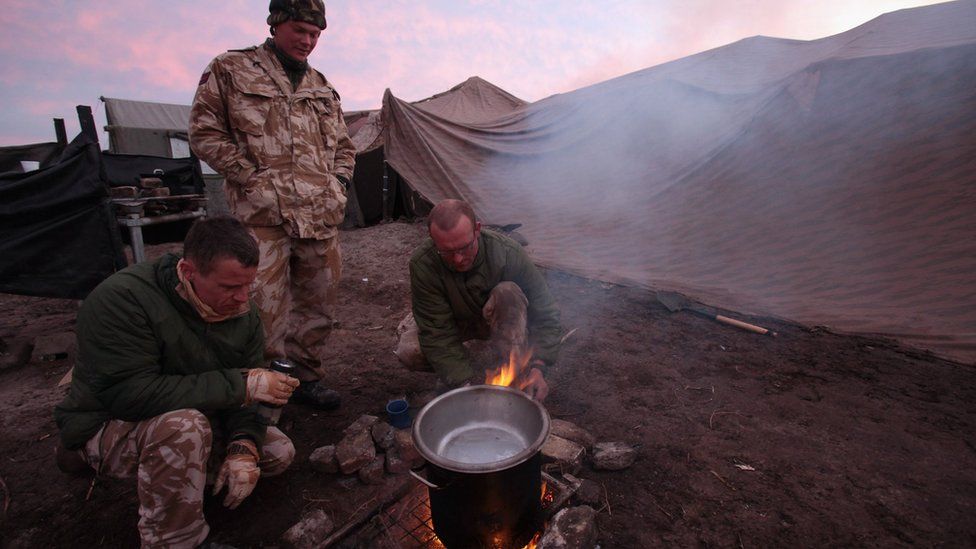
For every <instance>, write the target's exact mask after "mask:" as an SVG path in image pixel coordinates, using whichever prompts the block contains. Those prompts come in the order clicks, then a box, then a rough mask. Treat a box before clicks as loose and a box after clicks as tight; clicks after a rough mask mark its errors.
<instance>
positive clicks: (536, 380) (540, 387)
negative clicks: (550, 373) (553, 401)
mask: <svg viewBox="0 0 976 549" xmlns="http://www.w3.org/2000/svg"><path fill="white" fill-rule="evenodd" d="M522 392H524V393H525V394H527V395H529V396H530V397H532V398H534V399H535V400H538V401H539V402H542V401H544V400H545V399H546V397H547V396H548V395H549V384H548V383H546V378H545V376H543V375H542V370H540V369H538V368H532V369H531V370H529V373H527V374H526V375H525V381H524V382H523V386H522Z"/></svg>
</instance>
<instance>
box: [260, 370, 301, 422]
mask: <svg viewBox="0 0 976 549" xmlns="http://www.w3.org/2000/svg"><path fill="white" fill-rule="evenodd" d="M268 366H269V368H271V369H272V370H274V371H276V372H281V373H283V374H288V375H290V376H294V375H295V365H294V364H292V363H291V362H289V361H287V360H285V359H283V358H276V359H274V360H272V361H271V364H269V365H268ZM281 408H282V407H281V406H275V405H273V404H268V403H267V402H261V403H259V404H258V420H259V421H260V422H261V423H263V424H265V425H267V426H274V425H278V420H279V419H281Z"/></svg>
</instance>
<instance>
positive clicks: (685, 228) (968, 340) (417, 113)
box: [382, 1, 976, 362]
mask: <svg viewBox="0 0 976 549" xmlns="http://www.w3.org/2000/svg"><path fill="white" fill-rule="evenodd" d="M498 110H499V111H501V112H499V113H497V115H496V116H494V117H486V116H481V115H479V114H477V113H475V112H474V111H472V110H471V109H468V108H465V107H463V106H460V107H456V106H454V105H453V103H452V105H451V106H450V107H444V108H442V109H435V108H424V106H423V105H417V104H411V103H409V102H405V101H401V100H399V99H397V98H396V97H394V96H393V95H392V94H390V93H387V95H386V96H385V97H384V104H383V112H382V121H383V127H382V139H383V141H384V147H385V150H386V160H387V162H389V164H390V166H391V167H393V168H394V169H395V170H396V172H398V173H399V174H400V175H401V176H402V177H403V178H404V179H405V180H406V181H407V182H408V183H409V184H410V186H411V187H412V188H413V189H414V190H416V191H417V192H419V193H420V194H421V195H422V196H423V197H425V198H426V199H428V200H430V201H432V202H436V201H438V200H440V199H442V198H447V197H460V198H464V199H467V200H468V201H470V202H471V203H472V204H473V205H474V207H475V209H476V211H477V212H478V214H479V215H480V216H481V217H482V218H483V220H485V221H487V222H490V223H495V224H507V223H522V224H523V228H522V229H521V232H522V233H523V234H524V235H525V236H526V237H527V238H528V239H529V241H530V246H529V250H530V252H531V253H532V254H533V255H534V257H535V258H536V259H537V260H538V261H540V262H541V263H543V264H546V265H550V266H553V267H558V268H560V269H563V270H567V271H570V272H575V273H578V274H581V275H584V276H587V277H593V278H598V279H602V280H607V281H612V282H619V283H625V284H633V285H640V286H646V287H653V288H668V289H678V290H682V291H684V292H686V293H688V294H690V295H692V296H693V297H697V298H699V299H701V300H703V301H706V302H708V303H711V304H714V305H717V306H722V307H727V308H730V309H735V310H740V311H746V312H756V313H760V314H767V315H773V316H778V317H782V318H786V319H791V320H795V321H798V322H800V323H803V324H806V325H811V326H813V325H826V326H828V327H830V328H831V329H834V330H838V331H845V332H855V333H870V334H883V335H887V336H892V337H896V338H899V339H901V340H903V341H906V342H909V343H911V344H913V345H917V346H920V347H922V348H926V349H931V350H933V351H936V352H937V353H939V354H941V355H943V356H947V357H950V358H955V359H958V360H962V361H965V362H974V361H976V284H974V273H976V3H974V2H972V1H968V2H951V3H946V4H938V5H933V6H928V7H923V8H916V9H911V10H902V11H899V12H894V13H891V14H887V15H884V16H882V17H879V18H877V19H875V20H872V21H870V22H868V23H866V24H864V25H862V26H860V27H857V28H855V29H852V30H850V31H848V32H845V33H842V34H839V35H836V36H832V37H829V38H825V39H821V40H814V41H797V40H780V39H772V38H764V37H756V38H751V39H746V40H743V41H740V42H736V43H734V44H730V45H728V46H725V47H722V48H717V49H714V50H710V51H707V52H704V53H701V54H698V55H694V56H691V57H688V58H684V59H681V60H678V61H675V62H672V63H668V64H664V65H660V66H657V67H652V68H650V69H646V70H644V71H640V72H636V73H633V74H629V75H626V76H623V77H620V78H617V79H614V80H611V81H608V82H603V83H601V84H597V85H594V86H590V87H588V88H584V89H581V90H577V91H574V92H572V93H567V94H562V95H557V96H553V97H550V98H547V99H544V100H542V101H539V102H536V103H533V104H530V105H519V104H516V103H510V104H507V105H501V106H499V109H498Z"/></svg>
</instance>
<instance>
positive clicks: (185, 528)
mask: <svg viewBox="0 0 976 549" xmlns="http://www.w3.org/2000/svg"><path fill="white" fill-rule="evenodd" d="M184 250H185V253H184V257H182V258H180V257H179V256H176V255H174V254H168V255H166V256H163V257H161V258H159V259H157V260H155V261H152V262H144V263H140V264H138V265H134V266H132V267H129V268H127V269H125V270H122V271H120V272H118V273H116V274H114V275H112V276H111V277H109V278H108V279H106V280H105V281H104V282H102V283H101V284H100V285H99V286H98V287H97V288H95V290H94V291H92V293H91V294H90V295H89V296H88V297H87V298H86V299H85V302H84V304H83V305H82V308H81V310H80V311H79V312H78V324H77V334H78V350H79V360H78V364H77V365H76V366H75V370H74V374H73V376H72V380H71V388H70V390H69V392H68V395H67V396H66V397H65V399H64V400H63V401H62V402H61V403H60V404H58V406H57V407H56V408H55V413H54V415H55V419H56V421H57V424H58V428H59V429H60V431H61V445H60V446H59V449H58V456H57V461H58V465H59V466H60V467H61V468H62V470H65V471H66V472H81V471H83V470H89V471H90V470H91V469H94V470H95V472H96V473H97V474H98V475H104V476H108V477H116V478H136V480H137V486H138V494H139V524H138V528H139V535H140V538H141V539H142V547H195V546H197V545H199V544H200V543H201V542H203V541H204V540H205V539H206V537H207V534H208V532H209V530H210V529H209V527H208V526H207V523H206V521H205V520H204V516H203V496H204V489H205V487H206V484H207V477H208V472H209V473H211V476H214V475H213V472H215V471H216V475H215V477H216V478H215V480H216V484H215V486H214V493H218V492H220V491H222V490H223V488H224V487H225V486H226V487H227V495H226V496H225V498H224V504H225V505H226V506H228V507H230V508H235V507H237V506H238V505H239V504H240V503H241V502H242V501H243V500H244V499H245V498H246V497H247V496H248V495H249V494H250V493H251V491H252V490H253V489H254V487H255V485H256V484H257V481H258V477H259V476H260V475H265V476H271V475H276V474H279V473H281V472H283V471H284V470H285V469H286V468H287V467H288V465H289V464H290V463H291V461H292V459H293V458H294V456H295V447H294V446H293V445H292V443H291V441H290V440H289V439H288V437H287V436H285V434H284V433H282V432H281V431H280V430H278V429H276V428H274V427H266V425H264V424H263V423H262V422H261V421H260V419H259V416H258V413H257V403H259V402H263V403H268V404H272V405H283V404H284V403H285V402H287V400H288V397H289V396H290V395H291V393H292V391H293V390H294V388H295V387H297V386H298V380H297V379H295V378H292V377H289V376H287V375H285V374H282V373H278V372H274V371H271V370H269V369H266V368H263V367H261V366H262V364H263V362H264V357H263V348H264V339H263V336H262V328H261V321H260V317H259V315H258V312H257V308H256V307H255V306H254V305H253V304H252V303H250V302H249V301H248V292H249V289H250V287H251V284H252V283H253V281H254V277H255V274H256V272H257V264H258V248H257V245H256V243H255V242H254V240H253V239H252V238H251V237H250V235H249V234H248V231H247V229H246V227H244V225H243V224H242V223H241V222H240V221H238V220H237V219H234V218H231V217H218V218H212V219H206V220H201V221H198V222H197V223H195V224H194V225H193V227H192V228H191V229H190V232H189V233H188V234H187V237H186V241H185V242H184Z"/></svg>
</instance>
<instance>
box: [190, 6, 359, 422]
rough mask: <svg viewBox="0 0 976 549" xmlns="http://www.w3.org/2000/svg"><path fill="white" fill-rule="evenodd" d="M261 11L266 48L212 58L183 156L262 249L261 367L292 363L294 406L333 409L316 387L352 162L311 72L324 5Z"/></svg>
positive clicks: (335, 107)
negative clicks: (218, 178) (194, 162)
mask: <svg viewBox="0 0 976 549" xmlns="http://www.w3.org/2000/svg"><path fill="white" fill-rule="evenodd" d="M269 11H270V15H268V19H267V22H268V25H270V27H271V37H270V38H268V39H267V40H265V42H264V44H261V45H260V46H253V47H250V48H247V49H243V50H232V51H229V52H227V53H224V54H223V55H220V56H218V57H217V58H216V59H214V60H213V61H212V62H211V63H210V65H209V66H208V67H207V70H206V71H205V72H204V73H203V76H202V77H201V78H200V84H199V87H198V88H197V92H196V97H194V99H193V108H192V111H191V113H190V147H191V148H192V149H193V152H194V153H196V155H197V156H198V157H200V158H201V159H202V160H203V161H205V162H206V163H207V164H209V165H210V166H212V167H213V168H214V169H215V170H217V171H218V172H220V173H221V174H222V175H223V176H224V190H225V192H226V195H227V201H228V203H229V205H230V209H231V211H232V212H233V213H234V215H236V216H237V217H238V218H239V219H241V221H243V222H244V223H245V224H246V225H247V226H248V229H249V230H250V231H251V233H252V235H253V236H254V238H255V239H256V240H257V241H258V244H259V246H260V250H261V259H260V264H259V265H258V276H257V281H256V284H255V294H254V300H255V302H256V303H257V305H258V307H259V309H260V311H261V320H262V322H263V324H264V329H265V334H266V337H265V340H266V343H265V358H268V359H271V358H278V357H287V358H289V359H291V360H292V361H293V362H295V363H296V365H297V366H298V377H299V378H300V379H301V380H302V384H301V386H300V387H299V388H298V390H296V391H295V400H297V401H299V402H305V403H307V404H311V405H313V406H316V407H318V408H322V409H330V408H335V407H337V406H338V405H339V395H338V393H336V392H335V391H333V390H330V389H327V388H326V387H325V386H324V385H323V384H322V383H320V382H319V380H321V379H322V378H323V376H324V373H325V372H324V368H323V364H322V360H323V358H324V356H325V350H326V347H325V342H326V339H327V338H328V335H329V333H330V332H331V330H332V326H333V323H334V318H333V315H334V310H335V303H336V296H337V291H338V285H339V276H340V273H341V267H342V258H341V254H340V251H339V229H338V227H339V225H340V224H341V223H342V220H343V216H344V214H345V206H346V187H347V186H348V183H349V181H350V179H351V178H352V173H353V165H354V163H355V154H356V152H355V148H354V147H353V144H352V141H350V139H349V135H348V133H347V131H346V124H345V122H344V121H343V118H342V109H341V107H340V104H339V94H338V93H337V92H336V91H335V89H334V88H333V87H332V85H331V84H330V83H329V82H328V81H327V80H326V79H325V76H323V75H322V73H320V72H319V71H317V70H315V69H313V68H311V67H310V66H309V65H308V56H309V54H311V53H312V50H314V49H315V45H316V43H317V42H318V39H319V35H320V34H321V32H322V30H324V29H325V27H326V21H325V5H324V4H323V2H322V0H271V4H270V6H269Z"/></svg>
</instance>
